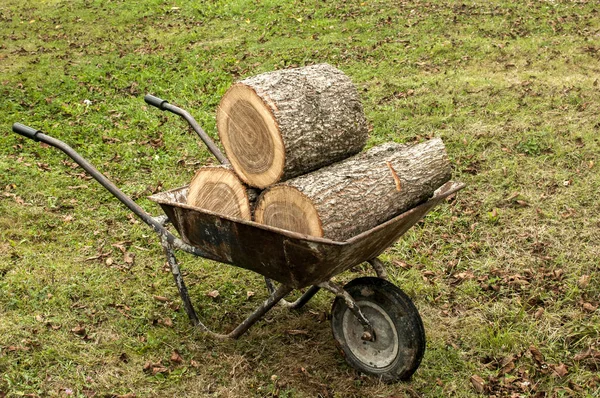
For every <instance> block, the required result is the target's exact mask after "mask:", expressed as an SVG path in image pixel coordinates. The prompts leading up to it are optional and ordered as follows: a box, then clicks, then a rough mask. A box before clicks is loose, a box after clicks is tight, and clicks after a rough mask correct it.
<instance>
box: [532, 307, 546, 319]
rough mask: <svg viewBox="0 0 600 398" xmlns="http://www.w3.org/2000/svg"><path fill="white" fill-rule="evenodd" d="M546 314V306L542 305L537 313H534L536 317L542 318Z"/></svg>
mask: <svg viewBox="0 0 600 398" xmlns="http://www.w3.org/2000/svg"><path fill="white" fill-rule="evenodd" d="M543 315H544V308H542V307H540V308H538V310H537V311H536V312H535V314H533V317H534V318H535V319H540V318H541V317H542V316H543Z"/></svg>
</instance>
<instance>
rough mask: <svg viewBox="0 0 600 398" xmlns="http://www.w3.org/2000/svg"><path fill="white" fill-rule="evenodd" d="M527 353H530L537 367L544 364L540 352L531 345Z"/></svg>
mask: <svg viewBox="0 0 600 398" xmlns="http://www.w3.org/2000/svg"><path fill="white" fill-rule="evenodd" d="M529 352H531V355H532V356H533V360H534V361H535V362H536V363H537V364H538V365H540V366H541V365H543V364H544V356H543V355H542V353H541V352H540V350H538V349H537V347H536V346H534V345H531V346H529Z"/></svg>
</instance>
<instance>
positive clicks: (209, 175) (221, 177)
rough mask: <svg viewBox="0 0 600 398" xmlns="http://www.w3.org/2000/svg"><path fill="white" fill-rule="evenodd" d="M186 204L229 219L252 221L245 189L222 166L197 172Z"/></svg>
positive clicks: (229, 171)
mask: <svg viewBox="0 0 600 398" xmlns="http://www.w3.org/2000/svg"><path fill="white" fill-rule="evenodd" d="M187 204H188V205H190V206H194V207H198V208H201V209H204V210H209V211H212V212H215V213H217V214H222V215H226V216H229V217H234V218H239V219H243V220H251V219H252V215H251V211H250V203H249V201H248V195H247V193H246V187H245V186H244V184H242V182H241V181H240V180H239V178H238V177H237V176H236V174H235V173H234V172H233V171H232V170H231V169H229V168H226V167H222V166H213V167H211V166H208V167H202V168H201V169H200V170H198V172H197V173H196V175H195V176H194V178H193V179H192V182H191V183H190V187H189V191H188V196H187Z"/></svg>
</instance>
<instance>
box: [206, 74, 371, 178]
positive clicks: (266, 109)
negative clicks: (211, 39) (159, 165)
mask: <svg viewBox="0 0 600 398" xmlns="http://www.w3.org/2000/svg"><path fill="white" fill-rule="evenodd" d="M217 128H218V131H219V137H220V139H221V143H222V144H223V147H224V148H225V151H226V153H227V155H228V158H229V160H230V161H231V164H232V166H233V168H234V170H235V171H236V172H237V173H238V175H239V176H240V178H241V179H242V180H243V181H244V182H245V183H247V184H248V185H250V186H253V187H258V188H265V187H267V186H270V185H272V184H274V183H276V182H278V181H284V180H287V179H289V178H292V177H295V176H298V175H301V174H304V173H306V172H309V171H312V170H316V169H318V168H320V167H323V166H325V165H328V164H331V163H334V162H337V161H339V160H342V159H345V158H347V157H349V156H352V155H354V154H356V153H358V152H360V151H361V150H362V148H363V147H364V145H365V143H366V141H367V138H368V133H367V122H366V119H365V116H364V112H363V108H362V105H361V102H360V98H359V96H358V93H357V91H356V88H355V87H354V85H353V84H352V82H351V81H350V79H349V78H348V76H346V75H345V74H344V73H343V72H341V71H340V70H338V69H336V68H334V67H332V66H331V65H328V64H320V65H314V66H308V67H304V68H296V69H286V70H280V71H275V72H270V73H264V74H261V75H258V76H255V77H251V78H248V79H245V80H242V81H240V82H238V83H236V84H234V85H233V86H232V87H231V88H230V89H229V90H228V91H227V92H226V93H225V95H224V96H223V98H222V100H221V103H220V104H219V107H218V110H217Z"/></svg>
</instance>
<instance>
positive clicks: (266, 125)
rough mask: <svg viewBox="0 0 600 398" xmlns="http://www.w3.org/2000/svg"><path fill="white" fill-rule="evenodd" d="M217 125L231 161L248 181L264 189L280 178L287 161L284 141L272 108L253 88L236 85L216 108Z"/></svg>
mask: <svg viewBox="0 0 600 398" xmlns="http://www.w3.org/2000/svg"><path fill="white" fill-rule="evenodd" d="M217 128H218V131H219V137H220V139H221V143H222V144H223V146H224V147H225V151H226V152H227V154H228V156H229V161H230V162H231V163H232V166H233V167H234V169H235V170H236V171H237V172H238V175H239V176H240V178H241V179H242V180H243V181H244V182H245V183H247V184H249V185H252V186H255V187H259V188H265V187H267V186H269V185H271V184H273V183H275V182H277V181H278V180H279V178H280V177H281V175H282V173H283V168H284V163H285V149H284V144H283V140H282V138H281V133H280V132H279V128H278V126H277V122H276V121H275V118H274V116H273V113H272V111H271V108H270V107H269V106H268V105H267V104H265V102H264V101H263V100H262V98H261V97H259V96H258V95H257V94H256V92H255V91H254V90H253V89H251V88H249V87H248V86H245V85H243V84H235V85H233V86H232V87H231V88H230V89H229V90H228V91H227V93H226V94H225V95H224V96H223V99H222V100H221V103H220V104H219V108H218V110H217ZM257 148H260V150H257Z"/></svg>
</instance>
